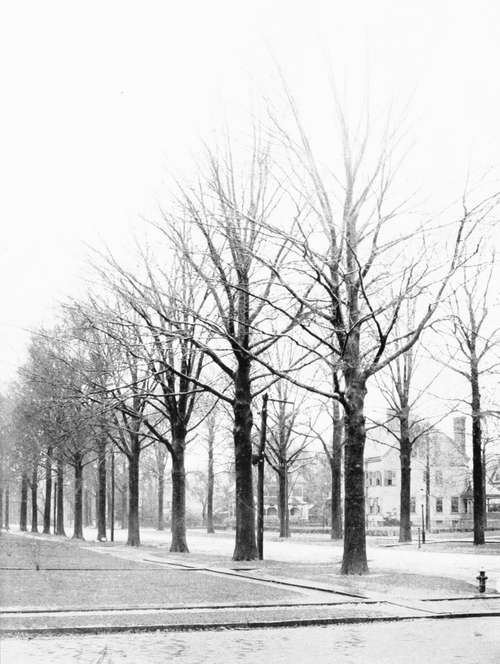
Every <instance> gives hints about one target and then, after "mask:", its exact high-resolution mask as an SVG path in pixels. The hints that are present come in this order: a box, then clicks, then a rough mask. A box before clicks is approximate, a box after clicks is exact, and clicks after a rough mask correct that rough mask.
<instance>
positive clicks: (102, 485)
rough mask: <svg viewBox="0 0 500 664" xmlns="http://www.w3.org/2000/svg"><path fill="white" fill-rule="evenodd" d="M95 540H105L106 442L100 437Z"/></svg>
mask: <svg viewBox="0 0 500 664" xmlns="http://www.w3.org/2000/svg"><path fill="white" fill-rule="evenodd" d="M96 525H97V540H98V541H99V542H102V541H106V442H105V441H104V439H100V440H99V441H98V444H97V498H96Z"/></svg>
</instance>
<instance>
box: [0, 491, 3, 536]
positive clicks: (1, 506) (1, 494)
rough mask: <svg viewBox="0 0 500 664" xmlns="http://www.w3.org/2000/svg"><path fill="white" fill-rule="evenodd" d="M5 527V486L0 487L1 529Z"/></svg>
mask: <svg viewBox="0 0 500 664" xmlns="http://www.w3.org/2000/svg"><path fill="white" fill-rule="evenodd" d="M2 528H3V486H2V487H0V530H1V529H2Z"/></svg>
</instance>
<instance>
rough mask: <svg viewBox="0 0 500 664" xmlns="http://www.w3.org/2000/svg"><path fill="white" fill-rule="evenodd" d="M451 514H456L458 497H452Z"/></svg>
mask: <svg viewBox="0 0 500 664" xmlns="http://www.w3.org/2000/svg"><path fill="white" fill-rule="evenodd" d="M451 512H452V514H457V513H458V496H453V497H452V499H451Z"/></svg>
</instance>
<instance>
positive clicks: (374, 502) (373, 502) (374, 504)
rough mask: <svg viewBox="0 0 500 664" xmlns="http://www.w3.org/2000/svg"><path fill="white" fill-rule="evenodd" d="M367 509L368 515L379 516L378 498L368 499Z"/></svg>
mask: <svg viewBox="0 0 500 664" xmlns="http://www.w3.org/2000/svg"><path fill="white" fill-rule="evenodd" d="M368 509H369V512H370V514H379V512H380V505H379V504H378V498H370V501H369V503H368Z"/></svg>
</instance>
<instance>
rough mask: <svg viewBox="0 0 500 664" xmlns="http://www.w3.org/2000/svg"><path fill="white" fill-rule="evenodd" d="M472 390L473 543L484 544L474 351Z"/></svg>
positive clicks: (478, 409)
mask: <svg viewBox="0 0 500 664" xmlns="http://www.w3.org/2000/svg"><path fill="white" fill-rule="evenodd" d="M470 382H471V391H472V401H471V406H472V491H473V496H474V503H473V510H474V544H477V545H479V544H484V529H485V495H484V481H483V460H482V431H481V394H480V391H479V371H478V366H477V361H475V356H474V352H472V353H471V381H470Z"/></svg>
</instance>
